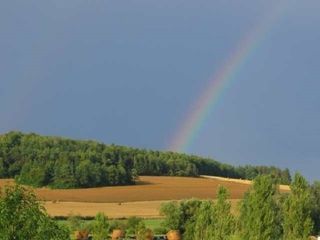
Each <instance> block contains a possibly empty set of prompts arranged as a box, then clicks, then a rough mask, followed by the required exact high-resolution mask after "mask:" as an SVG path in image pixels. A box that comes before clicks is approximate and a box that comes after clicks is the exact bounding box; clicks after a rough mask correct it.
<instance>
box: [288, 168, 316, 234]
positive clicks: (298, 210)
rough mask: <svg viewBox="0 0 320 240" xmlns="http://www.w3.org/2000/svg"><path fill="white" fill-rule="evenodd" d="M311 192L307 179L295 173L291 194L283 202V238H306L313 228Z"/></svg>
mask: <svg viewBox="0 0 320 240" xmlns="http://www.w3.org/2000/svg"><path fill="white" fill-rule="evenodd" d="M311 209H312V205H311V194H310V188H309V186H308V183H307V181H306V180H305V179H304V178H303V177H302V176H301V175H300V174H299V173H296V174H295V176H294V179H293V182H292V184H291V194H290V195H289V197H288V198H287V199H286V201H285V203H284V208H283V212H284V222H283V233H284V238H283V239H284V240H292V239H295V240H305V239H308V237H309V235H310V234H311V231H312V228H313V222H312V219H311Z"/></svg>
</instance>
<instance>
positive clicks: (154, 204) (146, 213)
mask: <svg viewBox="0 0 320 240" xmlns="http://www.w3.org/2000/svg"><path fill="white" fill-rule="evenodd" d="M8 183H9V184H12V183H13V180H4V179H2V180H0V187H1V186H3V185H5V184H8ZM220 185H221V186H225V187H226V188H228V189H229V191H230V199H231V200H232V204H233V206H236V204H237V202H238V199H241V198H242V197H243V194H244V193H245V192H246V191H247V190H248V189H249V187H250V182H248V181H242V180H230V179H224V178H212V177H201V178H189V177H147V176H145V177H140V180H139V181H138V183H137V185H133V186H119V187H101V188H89V189H67V190H57V189H48V188H38V189H35V192H36V194H37V196H38V197H39V198H40V199H41V200H42V201H45V207H46V209H47V210H48V212H49V214H50V215H52V216H67V215H69V214H70V213H73V214H79V215H82V216H94V215H95V214H96V213H97V212H104V213H105V214H107V215H108V216H109V217H111V218H121V217H128V216H140V217H145V218H157V217H159V208H160V205H161V203H163V202H165V201H170V200H181V199H188V198H200V199H215V198H216V191H217V189H218V187H219V186H220ZM284 190H286V189H284Z"/></svg>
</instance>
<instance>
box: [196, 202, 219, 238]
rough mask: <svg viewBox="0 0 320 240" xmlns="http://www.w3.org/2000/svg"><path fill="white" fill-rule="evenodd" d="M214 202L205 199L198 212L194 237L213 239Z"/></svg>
mask: <svg viewBox="0 0 320 240" xmlns="http://www.w3.org/2000/svg"><path fill="white" fill-rule="evenodd" d="M214 220H215V217H214V208H213V202H211V201H203V202H202V203H201V205H200V208H199V210H198V213H197V219H196V222H195V226H194V237H193V239H198V240H206V239H213V235H212V230H213V224H214Z"/></svg>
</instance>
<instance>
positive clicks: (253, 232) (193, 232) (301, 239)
mask: <svg viewBox="0 0 320 240" xmlns="http://www.w3.org/2000/svg"><path fill="white" fill-rule="evenodd" d="M290 189H291V191H290V192H286V193H280V192H279V190H278V186H277V184H276V181H275V180H274V178H273V177H271V176H270V175H263V176H258V177H257V178H256V179H255V180H254V183H253V186H252V187H251V189H250V190H249V191H248V192H247V193H246V194H245V197H244V199H243V200H242V201H241V202H240V206H239V213H237V214H234V213H232V212H231V202H230V201H228V200H227V198H228V191H227V189H225V188H224V187H220V188H219V190H218V194H217V196H218V197H217V200H216V201H211V200H210V201H209V200H207V201H202V200H196V199H191V200H185V201H181V202H170V203H166V204H164V205H163V206H162V207H161V213H162V214H163V215H164V216H165V217H166V218H165V221H164V226H165V227H166V228H167V229H175V230H178V231H179V232H180V233H181V234H182V235H183V239H184V240H207V239H215V240H247V239H261V240H293V239H294V240H307V239H309V237H310V236H311V235H317V234H320V202H319V201H320V182H315V183H313V184H312V185H309V184H308V182H307V181H306V180H305V179H304V178H303V177H302V176H301V175H300V174H296V175H295V177H294V179H293V182H292V184H291V187H290Z"/></svg>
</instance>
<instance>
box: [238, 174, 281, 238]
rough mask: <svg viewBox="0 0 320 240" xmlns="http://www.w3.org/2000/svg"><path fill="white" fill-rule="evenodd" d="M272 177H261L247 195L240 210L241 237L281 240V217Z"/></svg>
mask: <svg viewBox="0 0 320 240" xmlns="http://www.w3.org/2000/svg"><path fill="white" fill-rule="evenodd" d="M276 193H277V188H276V185H275V184H274V180H273V179H272V177H271V176H266V175H265V176H259V177H257V178H256V179H255V180H254V182H253V186H252V189H251V190H250V191H249V192H248V193H247V194H246V195H245V198H244V199H243V201H242V204H241V209H240V218H239V221H240V226H241V236H242V238H243V239H250V240H277V239H281V225H280V222H279V221H280V215H279V208H278V206H277V202H276V200H275V195H276Z"/></svg>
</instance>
